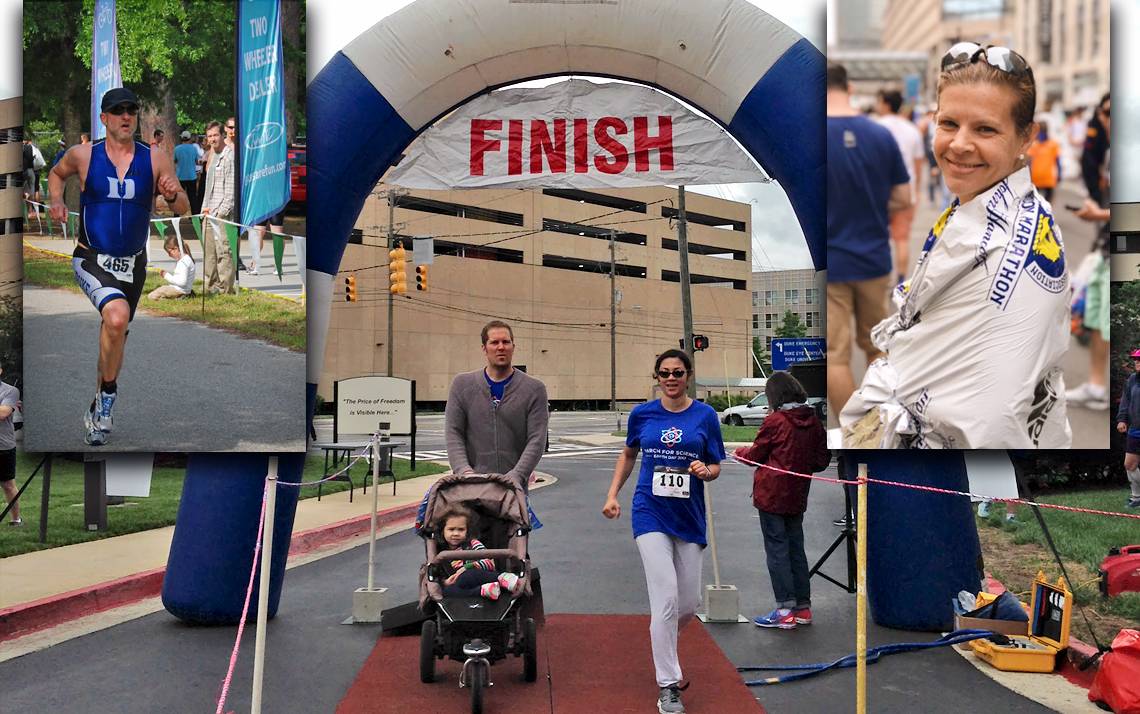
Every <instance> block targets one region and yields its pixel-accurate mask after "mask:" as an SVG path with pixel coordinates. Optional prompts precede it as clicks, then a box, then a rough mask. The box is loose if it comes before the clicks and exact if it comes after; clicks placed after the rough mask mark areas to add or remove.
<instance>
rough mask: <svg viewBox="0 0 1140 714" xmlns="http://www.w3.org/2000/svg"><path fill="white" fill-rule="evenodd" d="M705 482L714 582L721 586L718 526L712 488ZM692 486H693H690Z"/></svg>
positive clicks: (706, 517) (706, 519)
mask: <svg viewBox="0 0 1140 714" xmlns="http://www.w3.org/2000/svg"><path fill="white" fill-rule="evenodd" d="M710 485H711V484H710V483H709V482H707V481H706V482H705V521H707V522H708V528H709V547H711V548H712V562H713V583H715V584H716V586H717V587H718V588H719V587H720V560H719V559H718V558H717V557H716V526H714V525H713V507H712V489H711V488H709V486H710ZM690 488H691V487H690Z"/></svg>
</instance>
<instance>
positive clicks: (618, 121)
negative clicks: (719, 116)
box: [384, 79, 770, 190]
mask: <svg viewBox="0 0 1140 714" xmlns="http://www.w3.org/2000/svg"><path fill="white" fill-rule="evenodd" d="M384 180H385V182H386V183H388V184H390V185H396V186H404V187H406V188H419V189H437V190H448V189H456V188H489V187H499V188H504V187H505V188H579V189H582V188H631V187H635V186H659V185H661V184H673V185H678V184H686V185H693V184H712V183H746V182H767V181H769V180H770V179H769V178H768V177H767V176H766V175H765V174H764V172H763V171H762V170H761V169H760V168H759V167H758V166H757V165H756V164H755V163H754V162H753V161H752V159H751V158H750V157H749V156H748V155H747V154H745V153H744V151H743V150H741V148H740V147H739V146H738V145H737V144H736V143H735V142H734V141H733V140H732V139H731V138H730V137H729V135H728V134H727V133H726V132H725V131H724V130H723V129H721V128H720V127H719V126H718V125H717V124H715V123H714V122H713V121H711V120H709V119H705V118H703V117H701V116H698V115H697V114H695V113H693V112H692V111H690V110H688V109H686V108H685V107H684V106H682V105H681V104H680V103H679V102H677V101H676V100H674V99H673V98H671V97H670V96H669V95H667V94H664V93H662V92H658V91H656V90H653V89H650V88H648V87H642V86H639V85H631V84H623V83H617V82H615V83H609V84H595V83H594V82H588V81H585V80H580V79H571V80H567V81H565V82H559V83H557V84H552V85H550V86H548V87H542V88H539V89H522V88H519V89H503V90H499V91H497V92H491V93H490V94H485V95H483V96H481V97H478V98H476V99H473V100H472V101H470V102H468V103H467V104H465V105H463V106H462V107H460V108H459V109H458V110H456V111H455V112H454V113H452V114H450V115H448V116H446V117H444V118H443V119H441V120H440V121H439V122H437V123H436V124H435V125H433V126H432V127H430V128H429V129H428V130H427V131H425V132H424V133H423V135H421V136H420V138H419V139H417V140H416V141H415V142H414V143H412V145H411V146H410V147H409V149H408V152H407V155H406V156H405V158H404V159H403V160H402V161H401V162H400V163H399V165H397V166H396V167H395V168H393V169H392V170H391V171H390V172H389V173H388V175H387V176H386V177H385V179H384Z"/></svg>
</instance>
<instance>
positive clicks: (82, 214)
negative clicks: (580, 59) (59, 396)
mask: <svg viewBox="0 0 1140 714" xmlns="http://www.w3.org/2000/svg"><path fill="white" fill-rule="evenodd" d="M100 107H101V109H102V112H101V113H100V114H99V120H100V121H101V122H102V123H103V125H104V126H106V127H107V138H106V140H104V141H98V142H95V143H94V144H79V145H77V146H73V147H71V149H69V150H68V152H67V153H66V154H64V156H63V158H62V159H61V160H60V162H59V163H58V164H56V165H55V166H54V167H53V168H52V170H51V173H50V174H49V175H48V187H49V190H50V191H51V216H52V218H53V219H55V220H56V221H58V222H59V223H61V224H63V223H65V222H66V220H67V205H66V204H65V203H64V202H63V186H64V182H66V181H67V179H68V177H70V176H76V175H77V176H79V183H80V186H82V187H83V191H82V193H81V194H80V197H79V233H78V235H77V236H76V247H75V252H74V253H73V254H72V259H71V265H72V269H73V270H74V271H75V279H76V281H78V283H79V285H80V287H82V288H83V291H84V292H85V293H86V294H87V297H88V299H90V300H91V304H92V305H94V307H95V309H96V310H98V311H99V315H100V317H101V318H102V325H101V327H100V330H99V361H98V388H97V390H96V393H95V398H94V399H93V400H92V401H91V405H90V406H89V407H88V408H87V410H86V412H85V413H84V417H83V423H84V426H85V427H86V434H85V437H84V440H85V441H86V442H87V443H88V444H89V445H91V446H102V445H103V444H106V443H107V434H108V433H109V432H110V431H111V408H112V407H113V406H114V404H115V398H116V397H117V396H118V385H117V383H116V380H117V379H118V377H119V370H120V369H121V368H122V366H123V351H124V349H125V347H126V342H127V327H128V326H129V324H130V321H131V319H133V318H134V316H135V307H136V306H137V305H138V302H139V298H140V297H141V295H142V288H143V283H144V282H145V280H146V242H147V239H148V238H149V237H150V214H151V211H153V210H154V197H155V196H156V195H157V194H162V197H163V199H165V200H166V203H167V205H168V206H170V210H172V211H174V213H176V214H183V213H186V211H187V210H189V208H190V202H189V201H188V200H187V199H186V192H185V191H183V190H182V187H181V186H180V185H179V183H178V179H177V178H176V177H175V175H174V167H173V166H172V165H171V161H170V158H169V156H168V155H167V154H165V153H164V152H162V151H151V150H150V147H148V146H147V145H146V144H144V143H142V142H139V141H135V131H136V130H137V129H138V113H139V101H138V98H137V97H136V96H135V94H134V92H132V91H130V90H129V89H125V88H123V87H116V88H115V89H111V90H109V91H108V92H107V93H106V94H104V95H103V101H102V103H101V105H100Z"/></svg>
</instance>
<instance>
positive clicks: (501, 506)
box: [419, 474, 538, 714]
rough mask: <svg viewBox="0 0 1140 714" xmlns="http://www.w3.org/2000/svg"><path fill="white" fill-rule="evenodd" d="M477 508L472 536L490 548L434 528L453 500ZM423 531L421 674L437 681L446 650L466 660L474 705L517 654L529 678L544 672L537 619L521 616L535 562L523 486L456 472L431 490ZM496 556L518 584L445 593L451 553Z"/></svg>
mask: <svg viewBox="0 0 1140 714" xmlns="http://www.w3.org/2000/svg"><path fill="white" fill-rule="evenodd" d="M456 505H459V506H463V507H464V508H466V509H468V510H470V511H472V512H473V513H474V514H475V522H474V523H473V524H468V525H469V533H468V537H470V538H477V539H478V540H479V541H481V542H482V543H483V544H484V545H485V546H486V550H444V548H446V546H445V545H442V544H441V540H442V539H439V538H438V533H437V532H436V522H437V520H438V519H439V517H440V515H441V514H443V513H445V512H446V511H447V509H448V508H450V507H452V506H456ZM423 524H424V525H423V526H422V528H421V529H420V532H419V534H420V536H421V537H422V538H423V539H424V546H425V550H426V555H427V557H426V560H425V562H424V564H423V565H422V566H421V567H420V609H421V610H423V613H424V615H426V616H428V619H427V620H425V621H424V623H423V627H422V630H421V631H420V680H421V681H422V682H425V683H430V682H433V681H434V680H435V660H436V659H443V658H444V657H448V658H450V659H452V660H454V661H456V662H462V663H463V670H462V672H461V673H460V676H459V686H460V687H468V688H470V690H471V710H472V712H475V713H476V714H478V713H479V712H482V710H483V689H484V688H485V687H487V686H488V685H489V684H490V678H489V674H490V671H489V670H490V665H491V664H493V663H495V662H497V661H499V660H501V659H503V658H505V657H506V656H507V655H515V656H516V657H522V658H523V678H524V679H525V680H526V681H527V682H533V681H535V679H537V677H538V657H537V642H538V640H537V632H536V625H535V621H534V619H533V618H530V617H524V616H523V609H524V608H523V605H524V603H525V601H526V599H527V598H530V597H532V595H533V591H532V590H531V565H530V556H529V555H528V553H527V538H528V535H529V533H530V530H531V528H530V520H529V516H528V514H527V501H526V493H525V492H524V491H523V489H522V485H521V484H519V483H517V482H516V481H515V480H514V479H512V478H511V477H509V476H503V475H501V474H466V475H456V474H450V475H447V476H444V477H443V478H441V479H440V480H439V481H437V482H436V483H435V485H433V486H432V487H431V490H430V491H428V499H427V507H426V510H425V512H424V519H423ZM485 558H491V559H493V560H494V561H495V568H496V570H497V572H500V573H502V572H511V573H514V574H515V575H518V576H519V578H520V579H521V580H520V586H521V587H520V588H519V589H518V592H517V593H514V594H512V593H511V592H510V591H508V590H505V589H504V590H503V591H502V593H501V595H500V596H499V599H498V600H488V599H485V598H482V597H479V596H477V595H476V596H471V597H459V596H453V595H445V594H444V592H443V580H444V579H445V578H446V572H447V571H446V567H447V563H449V562H450V561H452V560H480V559H485Z"/></svg>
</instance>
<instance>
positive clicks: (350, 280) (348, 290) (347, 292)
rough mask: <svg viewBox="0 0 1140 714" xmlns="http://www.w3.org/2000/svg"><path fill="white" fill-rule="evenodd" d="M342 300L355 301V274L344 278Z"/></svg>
mask: <svg viewBox="0 0 1140 714" xmlns="http://www.w3.org/2000/svg"><path fill="white" fill-rule="evenodd" d="M344 301H345V302H356V276H355V275H349V276H348V277H346V278H345V279H344Z"/></svg>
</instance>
